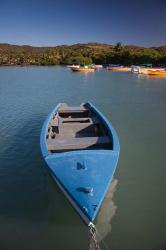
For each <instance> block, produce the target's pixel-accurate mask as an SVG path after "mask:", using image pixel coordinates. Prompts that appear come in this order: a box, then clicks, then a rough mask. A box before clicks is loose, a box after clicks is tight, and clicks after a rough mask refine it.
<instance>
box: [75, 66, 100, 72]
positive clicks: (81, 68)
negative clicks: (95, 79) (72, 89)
mask: <svg viewBox="0 0 166 250" xmlns="http://www.w3.org/2000/svg"><path fill="white" fill-rule="evenodd" d="M71 70H72V71H73V72H85V73H86V72H95V70H96V69H95V68H86V67H80V68H71Z"/></svg>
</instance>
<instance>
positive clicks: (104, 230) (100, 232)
mask: <svg viewBox="0 0 166 250" xmlns="http://www.w3.org/2000/svg"><path fill="white" fill-rule="evenodd" d="M117 184H118V181H117V180H116V179H113V181H112V183H111V185H110V187H109V189H108V191H107V193H106V196H105V198H104V201H103V203H102V206H101V209H100V211H99V214H98V216H97V221H96V223H95V225H96V228H97V241H98V242H99V243H100V242H101V241H102V240H103V239H104V238H105V237H106V236H107V234H108V233H110V232H111V222H112V218H113V216H114V215H115V212H116V209H117V207H116V205H115V203H114V201H113V197H114V192H115V191H116V188H117ZM89 249H90V250H95V249H96V248H95V246H94V244H93V242H92V240H91V242H90V245H89Z"/></svg>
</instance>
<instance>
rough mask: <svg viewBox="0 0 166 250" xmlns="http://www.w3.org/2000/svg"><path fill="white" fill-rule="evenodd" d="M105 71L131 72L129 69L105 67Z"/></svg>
mask: <svg viewBox="0 0 166 250" xmlns="http://www.w3.org/2000/svg"><path fill="white" fill-rule="evenodd" d="M107 70H110V71H124V72H131V68H130V67H107Z"/></svg>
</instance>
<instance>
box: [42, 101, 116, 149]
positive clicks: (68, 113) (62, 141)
mask: <svg viewBox="0 0 166 250" xmlns="http://www.w3.org/2000/svg"><path fill="white" fill-rule="evenodd" d="M46 143H47V149H48V151H49V152H51V153H55V152H65V151H72V150H81V149H112V140H111V136H109V135H108V131H107V129H106V128H105V126H104V124H103V123H102V122H101V121H100V119H99V118H98V117H97V115H96V114H95V113H94V112H92V111H91V109H90V108H89V107H88V105H87V104H81V105H80V106H78V107H69V106H67V104H65V103H63V104H61V106H60V108H59V109H58V111H57V112H56V113H55V114H54V115H53V117H52V119H51V121H50V123H49V126H48V129H47V135H46Z"/></svg>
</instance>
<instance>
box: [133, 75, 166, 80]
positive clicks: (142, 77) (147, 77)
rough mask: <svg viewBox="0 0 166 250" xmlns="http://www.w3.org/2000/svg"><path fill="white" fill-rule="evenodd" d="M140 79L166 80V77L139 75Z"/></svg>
mask: <svg viewBox="0 0 166 250" xmlns="http://www.w3.org/2000/svg"><path fill="white" fill-rule="evenodd" d="M137 77H138V79H145V78H146V79H148V80H151V79H166V75H148V74H137Z"/></svg>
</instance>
